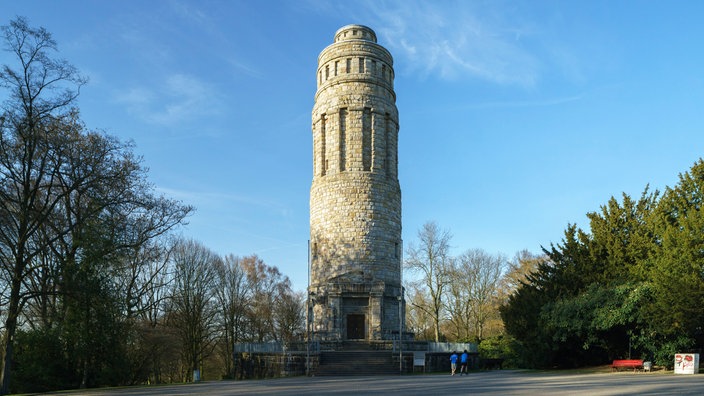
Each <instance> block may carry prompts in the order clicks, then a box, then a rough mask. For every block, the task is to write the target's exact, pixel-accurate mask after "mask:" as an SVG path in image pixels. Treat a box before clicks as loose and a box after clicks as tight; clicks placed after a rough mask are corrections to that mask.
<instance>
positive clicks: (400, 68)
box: [355, 0, 541, 87]
mask: <svg viewBox="0 0 704 396" xmlns="http://www.w3.org/2000/svg"><path fill="white" fill-rule="evenodd" d="M364 4H365V5H366V7H365V8H366V9H367V11H368V12H367V13H366V14H365V15H364V18H366V20H369V21H370V22H369V23H370V24H372V26H373V27H374V29H375V31H376V32H377V34H378V35H379V37H380V41H381V42H382V43H383V45H384V46H386V47H388V48H389V49H390V50H391V52H392V53H393V54H394V56H395V57H396V60H397V62H396V63H397V65H396V67H397V73H399V72H406V73H420V74H421V75H422V76H424V77H427V76H428V75H431V74H434V75H437V76H438V77H440V78H441V79H445V80H463V79H468V78H472V79H481V80H485V81H489V82H493V83H497V84H502V85H519V86H527V87H530V86H533V85H535V84H536V83H537V81H538V80H539V79H540V73H541V61H540V60H539V58H538V56H537V55H536V54H534V53H532V52H531V50H530V49H529V47H530V45H529V43H528V41H529V40H530V39H531V37H532V35H533V34H534V31H533V28H532V27H531V24H530V23H529V22H526V21H524V20H522V19H521V18H520V17H514V18H510V17H509V16H504V14H510V13H503V12H501V11H500V10H497V9H495V8H494V4H495V3H494V2H488V3H476V2H466V1H455V2H450V1H442V2H428V1H422V2H421V1H407V0H393V1H376V0H374V1H372V0H369V1H366V2H365V3H364ZM496 4H502V3H496ZM356 5H357V3H355V6H356Z"/></svg>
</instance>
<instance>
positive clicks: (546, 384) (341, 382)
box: [56, 370, 704, 396]
mask: <svg viewBox="0 0 704 396" xmlns="http://www.w3.org/2000/svg"><path fill="white" fill-rule="evenodd" d="M56 394H57V395H58V394H61V395H81V396H107V395H149V396H151V395H208V396H225V395H276V396H288V395H335V396H338V395H339V396H343V395H357V396H359V395H541V396H548V395H590V396H601V395H703V394H704V374H694V375H675V374H673V373H672V372H669V373H663V372H654V373H643V372H639V373H633V372H615V373H599V374H593V373H589V374H582V373H571V372H536V371H523V370H496V371H483V372H473V373H470V374H469V375H465V376H458V375H455V376H450V375H449V374H447V375H442V374H427V375H404V376H373V377H293V378H278V379H268V380H247V381H204V382H200V383H196V384H182V385H164V386H151V387H125V388H108V389H94V390H84V391H76V392H61V393H56Z"/></svg>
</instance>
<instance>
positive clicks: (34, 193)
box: [0, 18, 85, 394]
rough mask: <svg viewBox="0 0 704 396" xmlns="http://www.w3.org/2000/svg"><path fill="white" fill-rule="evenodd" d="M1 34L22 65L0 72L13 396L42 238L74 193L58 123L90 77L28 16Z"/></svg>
mask: <svg viewBox="0 0 704 396" xmlns="http://www.w3.org/2000/svg"><path fill="white" fill-rule="evenodd" d="M2 35H3V39H4V41H5V48H6V49H7V51H8V52H11V53H12V54H13V56H14V57H15V60H16V61H17V62H18V63H19V67H18V68H17V69H13V68H11V67H10V66H8V65H4V66H3V67H2V70H0V86H2V87H3V88H5V89H7V90H8V91H9V100H7V101H6V102H5V103H4V105H3V109H2V115H1V116H0V120H1V121H0V218H1V219H3V221H2V224H1V227H0V254H1V256H0V265H1V266H2V271H3V278H5V279H6V281H7V282H8V284H9V296H8V304H7V308H6V310H7V313H6V316H5V329H4V337H3V345H2V346H3V348H2V353H3V359H2V368H1V369H0V382H2V386H1V387H0V393H2V394H6V393H7V392H8V390H9V381H10V366H11V364H12V356H13V346H14V337H15V332H16V330H17V320H18V317H19V315H20V311H21V301H22V299H23V296H22V287H23V282H24V281H25V278H26V276H27V273H28V267H29V266H30V263H31V262H32V260H33V259H34V258H35V257H36V256H37V255H38V254H39V253H40V252H45V251H46V248H47V244H51V243H53V242H54V240H53V239H51V238H49V239H46V238H39V237H38V233H39V230H40V229H41V227H42V225H43V224H45V222H46V221H47V219H48V218H49V217H50V216H51V215H52V214H53V212H54V210H55V208H56V206H57V205H58V204H59V203H60V202H61V201H62V199H63V198H64V195H65V194H68V193H70V192H71V191H72V190H71V189H69V190H66V189H59V188H58V184H57V183H56V180H57V178H58V177H59V176H60V172H61V170H62V167H63V165H64V163H65V156H64V155H63V152H62V146H61V143H62V141H61V138H62V136H61V134H60V131H57V130H56V127H57V126H60V125H62V124H63V123H62V122H57V120H61V119H62V118H65V117H67V116H68V115H69V114H70V106H71V105H72V103H73V102H74V100H75V98H76V97H77V96H78V91H79V88H80V87H81V86H82V85H83V84H84V83H85V79H84V78H83V77H81V76H80V75H79V74H78V72H77V71H76V69H75V68H74V67H73V66H71V65H69V64H68V63H66V62H65V61H57V60H54V59H52V58H51V57H50V56H49V52H51V51H55V50H56V43H55V42H54V40H53V39H52V37H51V35H50V34H49V33H48V32H47V31H46V30H44V29H33V28H30V27H29V26H28V24H27V21H26V20H25V19H24V18H17V19H15V20H13V21H11V22H10V24H9V25H7V26H3V27H2ZM52 94H54V95H53V96H51V95H52ZM68 231H69V230H62V232H63V233H66V232H68ZM60 236H61V235H56V238H58V237H60Z"/></svg>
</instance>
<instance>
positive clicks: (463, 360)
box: [460, 349, 469, 375]
mask: <svg viewBox="0 0 704 396" xmlns="http://www.w3.org/2000/svg"><path fill="white" fill-rule="evenodd" d="M468 361H469V354H468V353H467V350H466V349H465V350H464V352H462V356H460V375H462V374H463V373H464V374H466V375H469V370H467V363H468Z"/></svg>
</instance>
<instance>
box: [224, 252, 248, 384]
mask: <svg viewBox="0 0 704 396" xmlns="http://www.w3.org/2000/svg"><path fill="white" fill-rule="evenodd" d="M217 274H218V285H217V287H216V296H217V300H218V309H219V310H220V311H221V313H220V321H221V322H220V326H221V329H220V334H221V336H220V338H221V343H220V345H221V346H220V349H221V351H222V355H223V356H222V358H223V360H224V361H225V372H226V373H227V374H228V375H229V376H232V378H234V375H235V372H234V370H235V367H234V344H235V343H236V342H240V341H242V337H243V335H244V334H245V332H246V329H245V327H246V326H247V323H246V322H247V311H248V307H249V303H250V302H251V300H250V298H251V287H250V284H249V282H248V279H247V274H246V273H245V270H244V269H243V268H242V259H241V258H240V257H237V256H234V255H232V254H230V255H227V256H225V259H224V260H223V261H222V262H221V265H219V266H218V271H217Z"/></svg>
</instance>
